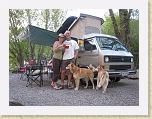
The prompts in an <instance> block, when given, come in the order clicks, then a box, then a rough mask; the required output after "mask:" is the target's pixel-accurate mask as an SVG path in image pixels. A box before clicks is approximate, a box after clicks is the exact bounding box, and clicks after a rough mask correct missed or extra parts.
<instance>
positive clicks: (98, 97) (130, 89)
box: [9, 72, 139, 106]
mask: <svg viewBox="0 0 152 119" xmlns="http://www.w3.org/2000/svg"><path fill="white" fill-rule="evenodd" d="M19 76H20V74H16V73H11V72H10V74H9V100H10V101H14V102H18V103H21V104H22V105H25V106H139V80H138V79H137V80H131V79H122V80H120V81H119V82H117V83H115V85H114V87H112V85H109V88H107V90H106V93H105V94H102V93H101V89H100V90H98V91H96V90H93V89H92V86H89V87H88V88H87V89H84V88H83V86H80V87H79V90H78V91H75V90H74V89H67V88H66V87H65V88H64V89H62V90H55V89H53V88H52V87H51V85H50V80H49V79H47V76H46V75H45V76H44V78H45V79H44V85H43V86H42V87H39V86H38V85H36V84H34V83H33V84H32V86H31V85H30V86H29V87H26V80H25V81H23V80H20V79H19ZM58 83H60V80H59V81H58ZM65 83H66V81H65Z"/></svg>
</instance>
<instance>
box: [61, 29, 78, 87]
mask: <svg viewBox="0 0 152 119" xmlns="http://www.w3.org/2000/svg"><path fill="white" fill-rule="evenodd" d="M64 35H65V36H66V40H65V41H64V42H63V45H64V47H65V52H64V54H63V60H62V66H61V69H62V72H61V87H60V88H61V89H63V88H64V79H65V73H66V66H67V65H68V64H69V63H70V62H73V63H74V64H75V60H76V58H77V56H78V49H79V46H78V43H77V42H76V41H75V40H72V39H71V34H70V31H68V30H67V31H66V32H65V33H64ZM67 75H68V82H67V88H69V89H70V88H72V87H71V85H70V83H71V79H72V73H71V72H70V71H68V72H67Z"/></svg>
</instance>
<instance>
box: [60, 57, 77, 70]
mask: <svg viewBox="0 0 152 119" xmlns="http://www.w3.org/2000/svg"><path fill="white" fill-rule="evenodd" d="M71 62H72V63H74V64H75V58H72V59H67V60H62V64H61V69H62V70H66V67H67V66H68V64H70V63H71Z"/></svg>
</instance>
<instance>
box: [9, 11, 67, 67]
mask: <svg viewBox="0 0 152 119" xmlns="http://www.w3.org/2000/svg"><path fill="white" fill-rule="evenodd" d="M66 12H67V10H61V9H57V10H56V9H53V10H50V9H42V10H37V9H32V10H31V9H25V10H24V9H10V10H9V23H10V24H9V43H10V44H9V51H10V52H9V61H10V64H11V66H12V67H17V66H23V64H24V60H25V61H29V60H31V59H34V60H35V61H36V62H37V63H39V61H40V59H41V58H43V56H45V57H47V58H48V59H50V58H51V57H52V48H51V47H48V46H41V45H36V44H32V43H30V42H24V41H18V40H17V36H18V35H19V34H20V33H21V32H22V31H23V30H24V28H25V27H26V26H27V25H28V24H31V25H36V26H38V27H40V28H45V29H48V30H51V31H56V30H57V29H58V28H59V27H60V26H61V24H62V23H63V21H64V19H65V16H66V15H65V14H66Z"/></svg>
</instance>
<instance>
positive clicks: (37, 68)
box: [26, 64, 43, 87]
mask: <svg viewBox="0 0 152 119" xmlns="http://www.w3.org/2000/svg"><path fill="white" fill-rule="evenodd" d="M42 70H43V67H42V64H40V65H28V66H26V75H27V84H26V87H28V86H29V85H32V83H36V84H37V85H39V86H40V87H41V86H42V85H43V79H42Z"/></svg>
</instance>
